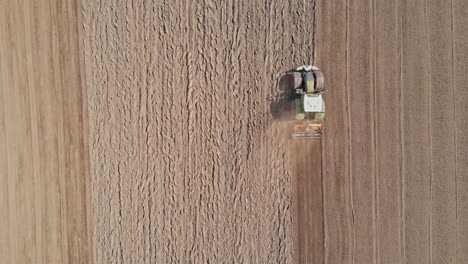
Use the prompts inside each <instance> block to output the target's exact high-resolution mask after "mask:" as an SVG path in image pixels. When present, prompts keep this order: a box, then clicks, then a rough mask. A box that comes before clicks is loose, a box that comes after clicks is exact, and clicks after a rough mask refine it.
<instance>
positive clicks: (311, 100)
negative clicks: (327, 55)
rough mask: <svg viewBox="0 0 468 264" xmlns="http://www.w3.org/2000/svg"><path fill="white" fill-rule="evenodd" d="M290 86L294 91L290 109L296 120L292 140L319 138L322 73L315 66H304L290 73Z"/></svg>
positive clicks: (322, 103) (323, 103) (320, 133)
mask: <svg viewBox="0 0 468 264" xmlns="http://www.w3.org/2000/svg"><path fill="white" fill-rule="evenodd" d="M290 84H291V88H292V89H294V100H293V101H292V103H291V108H292V111H293V113H294V117H295V120H296V122H295V124H294V128H293V138H307V137H318V138H320V137H321V136H322V130H323V121H324V118H325V102H324V101H323V98H322V92H324V91H325V89H324V76H323V73H322V72H321V71H319V69H318V68H317V67H315V66H311V65H304V66H301V67H299V68H297V69H295V70H294V71H292V72H291V76H290Z"/></svg>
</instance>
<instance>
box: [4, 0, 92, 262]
mask: <svg viewBox="0 0 468 264" xmlns="http://www.w3.org/2000/svg"><path fill="white" fill-rule="evenodd" d="M80 14H81V7H80V4H79V2H77V1H74V0H65V1H62V0H44V1H42V0H41V1H16V0H5V1H3V0H2V1H0V263H5V264H29V263H37V264H50V263H57V264H58V263H82V264H88V263H90V262H91V261H92V256H93V253H92V243H91V232H90V231H91V228H90V225H89V221H88V219H89V218H88V217H90V210H89V208H88V206H89V199H90V198H89V190H88V189H87V188H88V187H89V184H88V180H89V173H88V171H89V168H88V155H87V153H88V143H87V135H88V133H87V131H88V120H86V117H87V115H86V110H87V107H86V105H87V99H86V94H85V92H86V89H85V82H84V79H83V77H84V74H85V72H84V68H83V66H84V63H83V62H84V50H83V45H82V44H83V41H82V36H83V34H82V33H81V30H82V27H80V26H79V25H80V24H81V22H82V21H81V19H80V17H81V16H80Z"/></svg>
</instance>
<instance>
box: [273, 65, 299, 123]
mask: <svg viewBox="0 0 468 264" xmlns="http://www.w3.org/2000/svg"><path fill="white" fill-rule="evenodd" d="M289 78H290V74H289V71H288V72H285V74H284V75H283V76H282V77H281V79H280V80H279V82H278V85H277V95H276V96H275V97H273V98H270V100H269V101H270V113H271V115H272V117H273V119H275V120H279V121H281V120H284V119H286V118H288V117H290V115H291V103H292V102H293V101H294V98H295V97H294V90H293V89H291V84H290V80H289Z"/></svg>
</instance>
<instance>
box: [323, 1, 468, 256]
mask: <svg viewBox="0 0 468 264" xmlns="http://www.w3.org/2000/svg"><path fill="white" fill-rule="evenodd" d="M317 26H318V28H317V29H318V35H317V41H318V42H317V58H318V65H320V66H321V67H322V69H323V70H324V72H325V76H326V78H327V80H326V83H327V85H328V89H329V93H328V94H327V97H326V100H327V110H328V113H327V124H326V132H325V137H324V139H323V146H322V147H323V160H324V161H323V164H324V167H323V179H324V204H325V263H337V264H341V263H467V262H468V222H467V221H466V219H467V215H468V122H467V117H468V77H467V76H468V75H467V74H466V70H467V68H468V2H467V1H463V0H453V1H448V2H444V3H441V2H440V1H432V0H427V1H423V0H416V1H385V0H367V1H345V0H339V1H319V7H318V24H317Z"/></svg>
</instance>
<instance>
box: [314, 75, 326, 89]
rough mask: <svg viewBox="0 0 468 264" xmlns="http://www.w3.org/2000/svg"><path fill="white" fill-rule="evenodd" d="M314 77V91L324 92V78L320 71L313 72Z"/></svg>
mask: <svg viewBox="0 0 468 264" xmlns="http://www.w3.org/2000/svg"><path fill="white" fill-rule="evenodd" d="M314 75H315V91H317V92H321V91H323V90H325V77H324V75H323V73H322V72H321V71H314Z"/></svg>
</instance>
